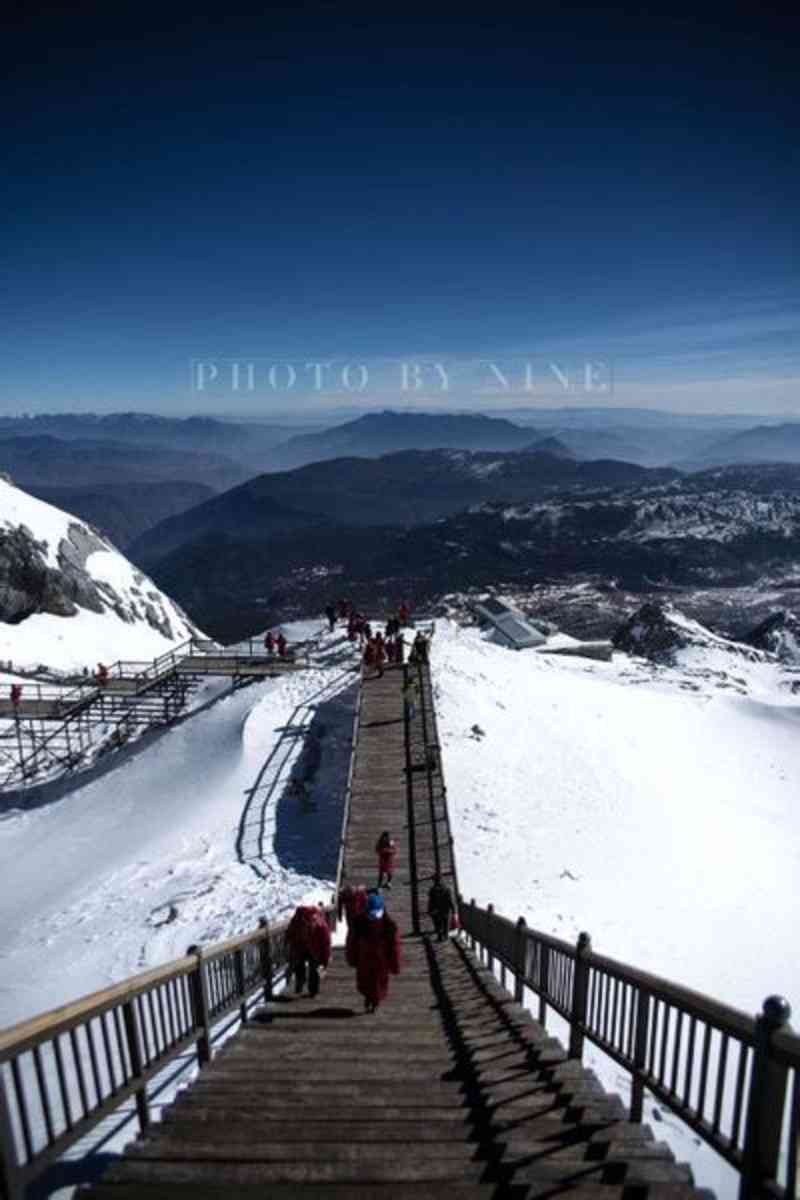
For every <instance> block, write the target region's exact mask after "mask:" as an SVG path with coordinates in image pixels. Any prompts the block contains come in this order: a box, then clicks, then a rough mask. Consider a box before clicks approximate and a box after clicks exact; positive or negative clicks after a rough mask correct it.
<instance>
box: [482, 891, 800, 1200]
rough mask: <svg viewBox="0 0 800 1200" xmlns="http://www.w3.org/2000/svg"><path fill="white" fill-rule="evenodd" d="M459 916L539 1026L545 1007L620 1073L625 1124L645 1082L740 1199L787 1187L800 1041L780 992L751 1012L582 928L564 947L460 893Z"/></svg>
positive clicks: (636, 1115)
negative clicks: (530, 997) (636, 960)
mask: <svg viewBox="0 0 800 1200" xmlns="http://www.w3.org/2000/svg"><path fill="white" fill-rule="evenodd" d="M459 919H460V924H461V929H462V932H463V934H464V935H465V936H466V937H467V938H468V940H469V942H470V943H471V945H472V947H473V949H479V952H480V953H481V955H482V956H483V957H484V958H485V960H486V962H487V963H488V965H489V966H490V968H492V969H494V964H495V962H497V963H499V964H500V968H501V973H502V975H503V977H504V976H505V972H506V970H508V971H510V972H511V973H512V975H513V976H514V978H515V988H514V996H515V999H517V1000H518V1001H522V1000H523V998H524V994H525V989H526V988H527V989H529V990H530V991H531V992H533V993H535V994H536V995H537V996H538V997H539V1013H538V1017H539V1021H540V1023H541V1024H542V1025H545V1024H546V1020H547V1010H548V1006H549V1007H550V1008H553V1009H554V1010H555V1011H556V1012H557V1013H559V1014H560V1015H561V1016H562V1017H563V1018H564V1019H565V1020H566V1021H567V1022H568V1023H569V1026H570V1039H569V1054H570V1057H571V1058H578V1059H580V1058H582V1055H583V1045H584V1040H585V1039H588V1040H589V1041H590V1042H592V1043H593V1044H594V1045H595V1046H597V1047H598V1048H599V1049H600V1050H602V1051H603V1052H604V1053H605V1054H607V1055H608V1056H609V1057H610V1058H612V1059H613V1060H614V1062H616V1063H618V1064H619V1065H620V1066H622V1067H623V1068H625V1069H626V1070H627V1071H628V1072H629V1073H630V1076H631V1111H630V1120H631V1121H641V1119H642V1112H643V1100H644V1091H645V1088H646V1089H647V1090H648V1091H649V1092H650V1093H652V1095H653V1096H655V1097H656V1098H657V1099H658V1100H660V1101H661V1103H662V1104H664V1105H665V1106H666V1107H667V1108H669V1109H670V1110H671V1111H672V1112H674V1113H675V1114H676V1115H677V1116H678V1117H679V1118H680V1119H681V1120H682V1121H683V1122H685V1124H687V1125H688V1126H689V1127H690V1128H691V1129H692V1130H693V1131H694V1132H695V1133H696V1134H697V1135H698V1136H699V1137H700V1138H702V1140H703V1141H705V1142H706V1143H707V1144H708V1145H709V1146H711V1147H712V1148H713V1149H714V1150H715V1151H716V1152H717V1153H718V1154H720V1155H721V1156H722V1157H723V1158H724V1159H725V1160H726V1161H727V1162H728V1163H730V1164H731V1166H733V1167H734V1168H735V1169H736V1170H737V1171H738V1172H739V1173H740V1176H741V1188H740V1193H739V1196H740V1200H755V1198H756V1197H758V1196H761V1195H763V1194H764V1191H765V1190H766V1191H768V1192H769V1193H770V1194H771V1195H773V1196H775V1197H780V1198H782V1200H789V1198H791V1197H794V1196H795V1195H796V1179H797V1175H796V1172H797V1158H798V1141H799V1135H800V1037H799V1036H797V1035H796V1034H795V1033H793V1032H792V1030H791V1028H790V1026H789V1024H788V1021H789V1017H790V1015H791V1010H790V1008H789V1005H788V1004H787V1002H786V1001H785V1000H783V999H782V998H781V997H778V996H770V997H768V998H767V999H766V1000H765V1001H764V1005H763V1008H762V1012H761V1013H760V1014H759V1015H758V1016H757V1017H755V1018H753V1017H750V1016H748V1015H747V1014H746V1013H743V1012H740V1011H739V1010H738V1009H735V1008H732V1007H731V1006H729V1005H726V1004H722V1003H720V1002H719V1001H717V1000H714V999H712V998H711V997H709V996H706V995H704V994H703V993H701V992H696V991H693V990H692V989H690V988H687V987H684V986H682V985H681V984H676V983H673V982H672V981H671V980H668V979H664V978H662V977H661V976H658V975H653V974H650V973H649V972H647V971H642V970H640V969H639V968H638V967H633V966H630V965H629V964H627V963H623V962H618V961H617V960H616V959H613V958H608V957H606V956H605V955H602V954H595V953H594V951H593V950H592V946H591V939H590V938H589V935H588V934H585V933H582V934H581V935H580V937H579V938H578V941H577V943H576V944H575V945H572V944H571V943H569V942H564V941H561V940H560V939H559V938H554V937H552V936H550V935H548V934H544V933H541V932H540V931H539V930H535V929H529V928H528V927H527V925H526V924H525V921H524V919H523V918H522V917H520V919H519V920H518V921H517V922H516V924H515V923H514V922H513V921H510V920H508V919H507V918H505V917H502V916H500V915H499V914H497V913H495V911H494V908H493V906H492V905H491V904H490V905H489V906H488V907H487V908H486V909H482V908H479V907H477V906H476V904H475V901H474V900H473V901H472V902H471V903H469V904H467V903H465V902H464V900H463V899H462V898H460V899H459ZM787 1104H788V1105H789V1108H788V1121H785V1120H784V1112H785V1110H786V1108H787Z"/></svg>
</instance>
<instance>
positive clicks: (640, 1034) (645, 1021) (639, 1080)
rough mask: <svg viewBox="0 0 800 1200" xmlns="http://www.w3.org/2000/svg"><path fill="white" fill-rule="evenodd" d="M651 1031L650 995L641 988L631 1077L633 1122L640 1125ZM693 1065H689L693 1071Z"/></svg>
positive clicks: (637, 1007)
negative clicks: (648, 1042)
mask: <svg viewBox="0 0 800 1200" xmlns="http://www.w3.org/2000/svg"><path fill="white" fill-rule="evenodd" d="M649 1029H650V993H649V992H646V991H645V990H644V988H641V987H640V988H639V992H638V995H637V998H636V1029H635V1032H634V1035H633V1067H634V1069H633V1074H632V1077H631V1121H633V1122H635V1123H637V1124H638V1123H639V1122H640V1121H641V1119H642V1114H643V1112H644V1079H643V1077H642V1072H643V1071H644V1066H645V1061H646V1058H647V1034H648V1031H649ZM691 1067H692V1064H691V1063H690V1064H689V1070H691Z"/></svg>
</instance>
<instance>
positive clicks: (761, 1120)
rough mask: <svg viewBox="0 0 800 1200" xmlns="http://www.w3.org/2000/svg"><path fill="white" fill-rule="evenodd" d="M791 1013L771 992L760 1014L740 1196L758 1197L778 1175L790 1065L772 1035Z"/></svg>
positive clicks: (744, 1198)
mask: <svg viewBox="0 0 800 1200" xmlns="http://www.w3.org/2000/svg"><path fill="white" fill-rule="evenodd" d="M791 1015H792V1010H791V1008H790V1006H789V1002H788V1000H785V999H784V998H783V996H767V998H766V1000H765V1001H764V1004H763V1006H762V1009H761V1013H760V1015H759V1016H758V1017H756V1033H755V1045H754V1048H753V1066H752V1070H751V1073H750V1095H749V1097H748V1101H747V1124H746V1126H745V1135H744V1153H743V1158H742V1176H741V1181H740V1185H739V1200H755V1197H757V1196H760V1195H761V1194H762V1191H763V1185H764V1184H765V1183H766V1182H767V1181H769V1180H773V1179H776V1178H777V1174H778V1156H779V1153H780V1144H781V1129H782V1126H783V1110H784V1105H785V1102H786V1078H787V1068H786V1067H785V1066H783V1065H782V1064H781V1063H778V1062H776V1061H775V1059H774V1058H773V1057H772V1038H773V1035H774V1034H775V1033H776V1032H777V1031H778V1030H779V1029H786V1027H787V1026H788V1023H789V1018H790V1017H791Z"/></svg>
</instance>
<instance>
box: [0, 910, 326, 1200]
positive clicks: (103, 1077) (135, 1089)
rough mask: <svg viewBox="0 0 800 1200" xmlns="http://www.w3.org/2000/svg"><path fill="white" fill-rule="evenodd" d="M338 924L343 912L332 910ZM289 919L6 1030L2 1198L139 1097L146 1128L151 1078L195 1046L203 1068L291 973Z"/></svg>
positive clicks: (0, 1063) (7, 1199)
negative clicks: (228, 1029)
mask: <svg viewBox="0 0 800 1200" xmlns="http://www.w3.org/2000/svg"><path fill="white" fill-rule="evenodd" d="M326 916H327V918H328V920H329V921H330V923H331V924H334V923H335V910H334V909H329V910H326ZM286 928H287V923H284V924H282V925H279V926H276V927H274V928H270V926H269V925H267V923H266V922H263V923H262V925H261V926H260V927H259V928H258V929H257V930H254V931H253V932H251V933H249V934H245V935H244V936H242V937H236V938H231V939H230V940H229V941H226V942H222V943H220V944H218V945H215V946H212V947H210V948H208V949H205V950H203V949H200V948H199V947H190V950H189V952H187V954H186V956H185V957H184V958H180V959H178V960H176V961H175V962H171V963H167V964H166V965H165V966H163V967H158V968H156V969H155V970H153V971H147V972H145V973H144V974H142V975H137V976H135V977H134V978H133V979H130V980H127V981H126V982H124V983H121V984H119V985H118V986H116V987H112V988H107V989H105V990H104V991H101V992H95V993H94V994H93V995H90V996H86V997H84V999H82V1000H78V1001H76V1002H75V1003H73V1004H68V1005H65V1006H64V1007H63V1008H57V1009H54V1010H53V1011H52V1012H49V1013H45V1014H43V1015H42V1016H39V1017H34V1018H33V1019H32V1020H29V1021H25V1022H23V1023H22V1024H20V1025H15V1026H13V1027H12V1028H11V1029H7V1030H5V1031H3V1032H2V1033H0V1196H2V1197H3V1200H21V1197H22V1196H23V1195H24V1192H25V1189H26V1187H27V1185H28V1183H29V1182H30V1181H31V1180H32V1179H33V1178H35V1177H36V1176H38V1175H40V1174H41V1172H42V1171H43V1170H44V1169H45V1168H46V1167H47V1166H48V1165H49V1164H50V1163H52V1162H53V1161H54V1160H55V1159H57V1158H59V1157H60V1156H61V1155H62V1154H63V1153H64V1151H65V1150H66V1149H67V1148H68V1147H69V1146H70V1145H72V1143H73V1142H76V1141H77V1140H78V1139H79V1138H81V1137H83V1136H84V1135H85V1134H87V1133H88V1132H89V1131H90V1130H91V1129H92V1128H93V1127H94V1126H95V1125H97V1124H98V1122H99V1121H101V1120H102V1119H103V1118H104V1117H105V1116H107V1114H108V1113H110V1112H112V1111H113V1110H114V1109H116V1108H117V1107H118V1106H119V1105H120V1104H122V1102H123V1101H125V1100H127V1099H128V1098H129V1097H131V1096H133V1097H134V1098H135V1102H136V1110H137V1116H138V1121H139V1126H140V1128H141V1129H146V1128H147V1126H148V1124H149V1120H150V1115H149V1100H148V1084H149V1083H150V1082H151V1080H152V1079H153V1078H154V1076H156V1075H157V1074H158V1073H159V1072H161V1071H162V1070H163V1068H164V1066H165V1065H166V1064H167V1063H169V1062H170V1061H171V1060H172V1059H174V1058H176V1057H177V1056H178V1055H180V1054H182V1053H184V1052H185V1051H186V1050H187V1049H188V1048H190V1047H192V1046H194V1047H195V1049H196V1053H197V1061H198V1064H199V1065H200V1066H201V1067H202V1066H203V1065H204V1064H205V1063H207V1062H208V1061H209V1059H210V1057H211V1050H212V1044H211V1043H212V1029H213V1026H214V1025H215V1024H217V1023H218V1022H219V1021H220V1020H222V1019H223V1018H225V1017H226V1016H227V1015H228V1014H229V1013H232V1012H233V1011H234V1010H236V1009H238V1010H239V1016H240V1017H241V1019H242V1020H243V1021H245V1020H246V1019H247V1012H248V1004H249V1003H250V1002H251V1001H252V1000H253V999H254V997H255V996H256V993H259V992H260V993H261V995H262V996H263V997H264V998H265V999H267V998H269V996H270V995H271V994H272V989H273V986H274V985H275V983H276V981H277V980H278V978H279V977H280V976H281V974H282V973H283V972H284V971H285V967H286V949H285V944H284V935H285V932H286Z"/></svg>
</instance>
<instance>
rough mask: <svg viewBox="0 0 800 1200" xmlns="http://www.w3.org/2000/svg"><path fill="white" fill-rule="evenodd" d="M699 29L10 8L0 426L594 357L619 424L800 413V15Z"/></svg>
mask: <svg viewBox="0 0 800 1200" xmlns="http://www.w3.org/2000/svg"><path fill="white" fill-rule="evenodd" d="M171 7H172V12H170V8H171ZM433 7H435V6H433ZM696 7H697V12H696V13H692V12H690V11H689V10H687V11H686V13H685V14H684V15H681V14H680V13H679V12H678V10H677V9H673V10H672V15H670V16H666V15H648V14H647V13H646V12H644V13H643V10H642V8H641V7H640V6H639V5H636V6H632V7H631V8H630V9H629V10H628V9H625V8H624V7H623V8H619V7H615V8H614V9H613V10H610V9H609V10H604V9H598V8H593V7H592V8H586V9H583V8H581V7H579V6H572V5H567V6H563V7H557V8H556V9H555V11H553V12H546V13H544V14H541V13H538V12H534V13H532V14H531V15H529V16H527V17H526V16H521V15H519V8H518V7H517V6H515V9H514V10H512V9H511V8H509V9H508V11H507V12H504V10H503V7H502V6H499V7H497V8H496V10H495V9H489V10H488V11H487V15H486V16H484V17H483V18H482V19H481V20H478V19H476V18H474V17H472V16H471V15H470V14H469V12H468V10H467V9H466V7H465V8H463V9H462V11H461V15H460V16H457V15H455V13H456V9H455V7H453V9H452V11H453V13H454V16H453V18H452V20H447V21H446V20H443V19H442V20H439V19H435V20H431V18H429V17H427V16H426V15H425V12H424V9H422V8H420V9H416V8H414V7H413V6H407V5H406V6H402V7H401V10H400V11H401V13H402V16H401V17H398V18H397V19H396V20H393V19H392V17H391V16H385V15H383V13H382V11H381V6H379V5H373V6H371V7H370V8H365V9H360V8H357V7H355V6H349V5H344V4H308V5H304V4H299V5H293V6H287V7H281V6H278V7H276V8H268V7H267V6H264V9H263V13H262V15H260V16H253V15H252V13H250V14H248V11H247V9H245V8H238V7H237V5H236V4H235V3H234V4H226V5H215V6H213V10H212V9H211V8H210V7H208V8H206V9H205V12H204V11H203V9H204V6H203V5H199V6H198V7H197V8H196V9H195V11H194V14H193V15H192V16H189V15H188V10H187V16H186V18H185V19H183V20H181V19H179V18H176V17H175V15H174V14H175V13H176V12H177V11H178V10H177V8H176V7H174V6H169V5H164V6H161V7H156V6H148V5H146V4H144V5H143V4H137V5H128V4H126V3H118V4H114V5H106V6H104V7H103V8H98V9H97V10H96V11H92V9H91V7H86V6H81V7H80V8H79V9H78V10H77V11H75V10H73V11H68V12H59V11H57V10H55V8H53V9H51V8H50V7H49V6H42V5H36V4H33V5H28V6H27V7H26V10H25V11H24V12H22V13H21V15H20V16H19V17H18V18H17V21H16V23H14V22H12V29H11V33H10V36H9V38H8V42H7V46H6V51H7V52H10V54H11V56H12V57H13V59H14V60H15V66H14V67H13V69H12V72H11V75H10V78H9V79H8V80H7V82H6V86H5V94H4V98H3V116H4V126H5V140H6V143H7V154H6V162H5V171H4V176H5V178H4V206H5V219H4V221H3V224H2V230H3V232H2V238H3V250H2V271H3V291H2V310H3V311H2V328H3V353H2V359H0V406H2V409H3V411H19V410H24V409H28V410H32V411H37V410H38V411H47V410H49V411H52V410H56V409H63V408H71V407H72V408H79V409H83V410H86V409H95V410H98V411H101V410H109V409H115V408H123V407H125V408H127V407H139V408H146V409H151V410H155V409H158V410H161V411H169V412H174V413H181V412H186V413H188V412H191V411H204V409H208V410H210V409H213V410H214V411H219V410H220V408H221V407H222V405H223V404H224V403H225V402H227V400H226V398H225V397H224V396H221V395H220V394H217V395H215V396H212V395H210V394H203V395H201V394H198V393H196V392H195V393H193V392H192V391H191V390H190V387H189V382H190V362H191V360H192V359H200V360H214V361H219V362H223V361H224V360H225V359H226V358H228V359H229V358H231V357H233V358H236V359H241V360H255V361H257V362H258V363H260V364H261V365H262V367H263V366H265V364H269V363H271V362H274V361H281V362H283V361H286V360H289V361H292V362H294V363H297V364H302V363H305V362H307V361H317V360H320V359H325V358H328V359H332V358H335V359H337V360H341V361H352V362H362V363H368V364H372V363H374V362H377V361H378V360H386V359H388V360H392V361H393V360H397V359H425V360H437V361H446V362H449V363H452V364H456V365H457V364H462V363H464V362H466V361H467V360H470V361H471V360H475V359H492V360H497V361H512V360H513V361H517V360H522V359H524V358H526V357H528V356H535V357H536V358H537V361H540V362H543V361H546V360H549V359H551V358H556V359H559V360H560V361H562V362H567V361H569V362H570V363H573V364H575V363H578V362H580V361H581V360H583V359H584V358H586V357H587V356H593V357H595V358H601V359H603V360H613V362H614V367H615V370H614V379H615V397H616V402H617V403H638V404H642V403H644V404H654V405H660V406H665V407H677V408H691V407H695V406H696V407H698V408H703V409H707V410H708V409H716V410H721V409H729V410H730V409H747V410H749V411H753V412H758V411H761V410H765V411H766V410H773V411H774V410H783V411H793V410H794V409H796V411H797V414H798V415H799V416H800V390H799V389H800V382H799V381H800V352H799V351H798V346H799V345H800V338H799V337H798V334H800V288H799V285H800V261H799V256H798V236H799V232H798V212H800V159H799V158H798V146H797V130H798V128H800V102H799V96H800V92H799V89H798V84H797V78H796V76H797V61H796V45H797V33H798V19H797V18H796V17H795V18H790V17H786V18H783V19H781V18H779V17H777V16H775V15H774V14H772V15H771V14H764V13H762V12H759V10H758V7H757V6H756V5H755V4H753V5H750V6H741V7H737V6H735V5H731V6H728V7H726V8H724V9H723V8H720V9H719V12H718V13H717V14H716V16H715V15H714V13H713V10H712V8H710V7H708V6H701V5H698V6H696ZM704 7H705V15H704V13H703V11H702V10H703V8H704ZM442 11H444V10H443V9H442ZM513 13H516V15H509V14H513ZM454 373H458V372H454ZM374 380H375V382H374V384H373V383H371V385H370V387H371V389H372V390H370V391H368V393H366V394H365V397H364V401H365V403H366V402H372V401H376V400H391V399H392V398H393V391H392V389H393V387H394V382H393V378H392V376H391V374H386V373H384V374H383V375H382V374H381V373H380V372H379V371H376V372H375V374H374ZM379 381H380V382H379ZM229 399H230V403H231V406H232V407H234V408H236V409H237V410H239V411H241V410H242V409H243V408H246V407H248V406H249V405H251V404H252V406H253V407H254V408H258V409H260V410H261V411H264V410H265V409H266V408H268V406H269V405H274V406H275V407H277V408H280V409H281V410H286V409H287V407H290V404H288V403H287V396H286V395H283V396H275V395H274V393H273V394H272V395H270V393H269V388H268V387H266V386H264V387H263V388H262V387H261V384H260V383H259V390H258V391H257V392H256V393H255V394H253V395H252V396H245V397H241V396H238V397H229ZM295 399H296V401H297V403H299V404H303V403H308V402H310V400H309V397H308V396H307V395H305V394H303V395H301V394H300V388H299V385H298V388H297V390H296V396H294V397H290V400H292V401H294V400H295ZM463 399H464V396H462V395H460V394H459V395H457V396H456V395H454V396H453V400H461V401H462V403H463ZM550 399H552V397H550ZM311 400H313V397H311ZM584 402H585V400H584ZM481 403H483V404H484V405H486V406H489V407H490V406H491V404H492V403H494V401H493V400H492V399H491V398H486V399H484V400H482V401H481Z"/></svg>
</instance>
